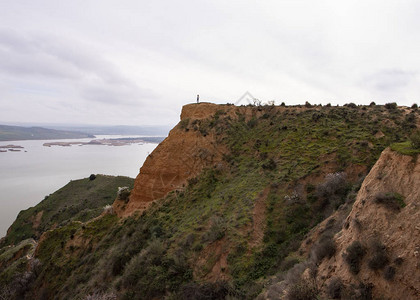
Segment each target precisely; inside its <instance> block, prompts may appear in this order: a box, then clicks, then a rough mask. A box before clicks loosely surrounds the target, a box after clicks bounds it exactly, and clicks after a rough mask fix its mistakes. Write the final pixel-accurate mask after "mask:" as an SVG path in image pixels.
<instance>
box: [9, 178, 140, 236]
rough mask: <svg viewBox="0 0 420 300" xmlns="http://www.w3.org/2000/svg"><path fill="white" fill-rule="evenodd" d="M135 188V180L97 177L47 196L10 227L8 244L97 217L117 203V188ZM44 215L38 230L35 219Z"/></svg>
mask: <svg viewBox="0 0 420 300" xmlns="http://www.w3.org/2000/svg"><path fill="white" fill-rule="evenodd" d="M133 185H134V179H132V178H129V177H124V176H117V177H115V176H105V175H97V176H96V179H95V180H89V178H85V179H80V180H73V181H71V182H69V183H68V184H67V185H65V186H64V187H62V188H61V189H59V190H58V191H56V192H54V193H53V194H51V195H49V196H46V197H45V199H44V200H43V201H41V202H40V203H39V204H37V205H36V206H35V207H31V208H28V209H26V210H23V211H21V212H20V213H19V215H18V216H17V218H16V221H15V222H14V223H13V224H12V226H11V227H10V229H9V232H8V235H7V237H6V240H5V243H6V244H16V243H18V242H19V241H21V240H24V239H27V238H30V237H33V238H39V236H40V234H41V233H42V232H44V231H46V230H48V229H50V228H51V227H53V226H56V225H59V226H61V225H63V224H65V223H66V222H68V221H82V222H85V221H87V220H90V219H92V218H94V217H97V216H99V215H100V214H101V213H102V211H103V207H104V206H105V205H107V204H112V202H113V201H114V200H115V197H116V192H117V190H118V187H121V186H128V187H130V188H132V187H133ZM41 212H42V218H41V222H40V224H39V226H38V227H37V228H36V229H35V228H34V226H33V222H34V219H35V216H36V215H37V214H38V213H41Z"/></svg>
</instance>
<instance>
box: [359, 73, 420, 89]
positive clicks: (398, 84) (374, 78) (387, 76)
mask: <svg viewBox="0 0 420 300" xmlns="http://www.w3.org/2000/svg"><path fill="white" fill-rule="evenodd" d="M416 75H417V73H416V72H412V71H404V70H400V69H389V70H381V71H379V72H376V73H373V74H370V75H368V76H367V77H366V78H365V80H364V82H363V83H362V85H364V86H367V87H368V88H369V89H372V90H376V91H379V92H397V91H399V90H400V89H402V88H405V87H407V86H408V85H409V84H410V83H411V81H413V80H415V78H416Z"/></svg>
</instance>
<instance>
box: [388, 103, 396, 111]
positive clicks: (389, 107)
mask: <svg viewBox="0 0 420 300" xmlns="http://www.w3.org/2000/svg"><path fill="white" fill-rule="evenodd" d="M385 108H386V109H389V110H391V109H397V103H395V102H392V103H386V104H385Z"/></svg>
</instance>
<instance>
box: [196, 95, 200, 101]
mask: <svg viewBox="0 0 420 300" xmlns="http://www.w3.org/2000/svg"><path fill="white" fill-rule="evenodd" d="M197 103H200V95H197Z"/></svg>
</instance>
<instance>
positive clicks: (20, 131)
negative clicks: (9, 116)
mask: <svg viewBox="0 0 420 300" xmlns="http://www.w3.org/2000/svg"><path fill="white" fill-rule="evenodd" d="M93 137H94V136H93V135H90V134H87V133H82V132H76V131H64V130H55V129H47V128H42V127H20V126H8V125H0V141H17V140H54V139H79V138H93Z"/></svg>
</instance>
